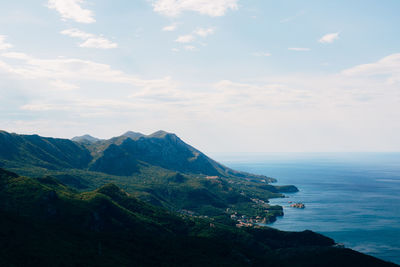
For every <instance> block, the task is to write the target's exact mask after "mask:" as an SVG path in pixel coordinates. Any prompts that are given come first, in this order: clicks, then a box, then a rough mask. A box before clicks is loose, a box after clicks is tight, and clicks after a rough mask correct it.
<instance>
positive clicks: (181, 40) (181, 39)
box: [175, 34, 195, 43]
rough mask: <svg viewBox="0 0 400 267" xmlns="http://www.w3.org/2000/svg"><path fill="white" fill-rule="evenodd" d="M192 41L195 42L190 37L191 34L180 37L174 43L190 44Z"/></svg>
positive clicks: (192, 37) (191, 36)
mask: <svg viewBox="0 0 400 267" xmlns="http://www.w3.org/2000/svg"><path fill="white" fill-rule="evenodd" d="M194 40H195V38H194V36H193V35H191V34H188V35H181V36H179V37H178V38H177V39H176V40H175V42H178V43H191V42H193V41H194Z"/></svg>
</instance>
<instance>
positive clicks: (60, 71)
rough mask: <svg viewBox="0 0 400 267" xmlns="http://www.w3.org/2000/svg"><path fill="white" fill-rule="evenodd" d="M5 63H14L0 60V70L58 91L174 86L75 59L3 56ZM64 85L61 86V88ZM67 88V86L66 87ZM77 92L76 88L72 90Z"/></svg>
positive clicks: (170, 82) (170, 83)
mask: <svg viewBox="0 0 400 267" xmlns="http://www.w3.org/2000/svg"><path fill="white" fill-rule="evenodd" d="M1 57H3V58H4V59H13V60H17V62H15V61H11V62H9V63H7V62H5V61H4V60H3V61H2V60H0V70H3V71H5V72H8V73H10V74H14V75H17V76H20V77H22V78H25V79H37V80H44V81H48V82H49V83H51V84H52V85H55V84H58V87H64V89H65V88H67V87H68V88H69V89H72V88H74V86H75V84H76V83H79V82H81V81H89V82H108V83H120V84H128V85H133V86H137V87H140V88H156V87H163V86H174V84H173V82H172V81H171V79H170V78H169V77H166V78H163V79H159V80H144V79H140V78H138V77H136V76H134V75H129V74H126V73H124V72H122V71H120V70H115V69H113V68H112V67H111V66H110V65H107V64H103V63H97V62H93V61H89V60H83V59H76V58H56V59H39V58H35V57H32V56H29V55H26V54H24V53H16V52H10V53H3V54H1ZM62 83H63V84H62ZM66 84H68V85H66ZM75 88H76V87H75Z"/></svg>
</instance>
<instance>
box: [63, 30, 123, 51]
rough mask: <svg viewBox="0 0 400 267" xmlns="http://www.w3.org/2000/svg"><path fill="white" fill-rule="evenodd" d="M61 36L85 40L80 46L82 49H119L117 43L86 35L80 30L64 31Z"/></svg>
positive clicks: (89, 34)
mask: <svg viewBox="0 0 400 267" xmlns="http://www.w3.org/2000/svg"><path fill="white" fill-rule="evenodd" d="M61 34H64V35H68V36H71V37H76V38H80V39H83V40H85V41H84V42H83V43H81V44H79V46H80V47H87V48H101V49H111V48H117V47H118V44H117V43H114V42H111V41H110V40H108V39H106V38H104V37H102V36H96V35H94V34H91V33H86V32H83V31H80V30H78V29H68V30H64V31H62V32H61Z"/></svg>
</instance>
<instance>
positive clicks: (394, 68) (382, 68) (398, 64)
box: [342, 53, 400, 83]
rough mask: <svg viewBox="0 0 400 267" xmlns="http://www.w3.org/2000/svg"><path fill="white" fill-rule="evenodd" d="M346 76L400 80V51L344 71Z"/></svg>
mask: <svg viewBox="0 0 400 267" xmlns="http://www.w3.org/2000/svg"><path fill="white" fill-rule="evenodd" d="M342 73H343V74H344V75H346V76H363V77H372V78H373V77H378V78H381V77H382V76H383V77H385V78H387V80H386V82H388V83H395V82H400V53H398V54H392V55H389V56H387V57H384V58H382V59H380V60H379V61H377V62H374V63H369V64H362V65H358V66H355V67H352V68H349V69H346V70H344V71H343V72H342Z"/></svg>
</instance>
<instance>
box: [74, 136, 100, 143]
mask: <svg viewBox="0 0 400 267" xmlns="http://www.w3.org/2000/svg"><path fill="white" fill-rule="evenodd" d="M71 140H72V141H74V142H78V143H86V142H87V143H94V142H97V141H100V140H101V139H99V138H96V137H93V136H91V135H89V134H85V135H82V136H75V137H73V138H71Z"/></svg>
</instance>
